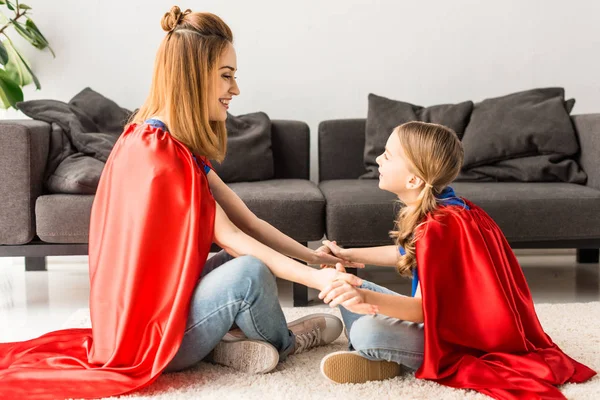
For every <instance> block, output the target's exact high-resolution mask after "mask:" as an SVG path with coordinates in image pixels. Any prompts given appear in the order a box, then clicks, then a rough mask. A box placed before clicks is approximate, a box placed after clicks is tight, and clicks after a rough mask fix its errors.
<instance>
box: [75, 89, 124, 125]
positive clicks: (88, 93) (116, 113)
mask: <svg viewBox="0 0 600 400" xmlns="http://www.w3.org/2000/svg"><path fill="white" fill-rule="evenodd" d="M69 104H70V105H72V106H76V107H77V108H78V109H80V110H82V111H83V112H84V113H85V114H86V116H87V117H89V118H90V119H91V120H92V121H94V124H96V127H97V129H95V132H105V133H113V134H116V135H120V134H121V133H122V132H123V127H124V126H125V124H126V123H127V120H128V119H129V116H130V115H131V111H129V110H127V109H125V108H122V107H119V105H118V104H117V103H115V102H114V101H112V100H110V99H108V98H106V97H104V96H103V95H101V94H100V93H98V92H96V91H94V90H92V89H91V88H89V87H87V88H85V89H83V90H82V91H81V92H79V93H77V94H76V95H75V96H74V97H73V98H72V99H71V100H70V101H69Z"/></svg>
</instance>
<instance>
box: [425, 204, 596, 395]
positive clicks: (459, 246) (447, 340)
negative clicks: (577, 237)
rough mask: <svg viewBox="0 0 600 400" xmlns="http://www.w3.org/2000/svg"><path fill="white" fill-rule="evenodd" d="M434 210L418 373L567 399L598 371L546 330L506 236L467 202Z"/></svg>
mask: <svg viewBox="0 0 600 400" xmlns="http://www.w3.org/2000/svg"><path fill="white" fill-rule="evenodd" d="M466 203H467V204H468V206H469V207H470V208H471V209H470V210H464V209H462V207H460V206H448V207H444V208H443V209H442V211H441V212H439V213H437V215H435V214H434V215H429V216H428V217H427V219H426V222H425V224H424V225H423V226H422V229H423V231H422V237H421V239H418V240H417V242H416V259H417V266H418V272H419V279H420V284H421V295H422V298H423V312H424V323H425V329H424V331H425V352H424V353H425V354H424V360H423V364H422V365H421V367H420V368H419V370H418V371H417V372H416V377H417V378H421V379H430V380H434V381H436V382H438V383H441V384H443V385H447V386H452V387H456V388H465V389H469V388H470V389H475V390H477V391H479V392H481V393H484V394H486V395H488V396H491V397H493V398H496V399H564V398H565V397H564V396H563V394H562V393H561V392H560V391H559V390H558V388H556V387H555V386H554V385H560V384H563V383H566V382H584V381H586V380H588V379H589V378H591V377H592V376H594V375H595V374H596V373H595V372H594V371H593V370H591V369H590V368H588V367H586V366H585V365H583V364H580V363H578V362H577V361H575V360H573V359H572V358H570V357H569V356H567V355H566V354H565V353H563V352H562V351H561V350H560V349H559V348H558V346H557V345H556V344H554V343H553V342H552V339H550V337H549V336H548V335H547V334H546V333H545V332H544V330H543V329H542V326H541V325H540V322H539V320H538V318H537V315H536V313H535V309H534V307H533V300H532V298H531V293H530V292H529V287H528V286H527V282H526V281H525V277H524V275H523V272H522V270H521V267H520V265H519V263H518V262H517V259H516V257H515V255H514V253H513V252H512V250H511V248H510V246H509V244H508V242H507V241H506V238H505V237H504V235H503V234H502V231H501V230H500V228H499V227H498V226H497V225H496V223H495V222H494V221H493V220H492V219H491V218H490V217H489V216H488V215H487V214H486V213H485V212H484V211H483V210H482V209H481V208H479V207H477V206H475V205H474V204H473V203H471V202H469V201H466Z"/></svg>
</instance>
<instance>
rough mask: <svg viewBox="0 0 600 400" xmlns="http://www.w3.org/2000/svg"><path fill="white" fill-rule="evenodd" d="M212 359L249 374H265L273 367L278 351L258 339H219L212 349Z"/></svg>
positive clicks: (275, 363)
mask: <svg viewBox="0 0 600 400" xmlns="http://www.w3.org/2000/svg"><path fill="white" fill-rule="evenodd" d="M212 361H213V362H214V363H216V364H220V365H224V366H226V367H230V368H233V369H235V370H238V371H241V372H246V373H249V374H265V373H267V372H270V371H272V370H273V369H275V367H276V366H277V363H279V353H278V352H277V350H276V349H275V347H274V346H273V345H271V344H269V343H267V342H261V341H259V340H239V341H235V342H226V341H221V342H219V344H217V346H216V347H215V348H214V350H213V351H212Z"/></svg>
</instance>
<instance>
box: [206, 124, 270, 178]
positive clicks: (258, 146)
mask: <svg viewBox="0 0 600 400" xmlns="http://www.w3.org/2000/svg"><path fill="white" fill-rule="evenodd" d="M226 125H227V155H226V156H225V160H223V162H222V163H221V164H219V163H217V162H213V163H212V164H213V168H214V170H215V172H216V173H217V174H218V175H219V177H220V178H221V179H222V180H223V181H224V182H228V183H231V182H251V181H262V180H267V179H272V178H273V176H274V175H275V172H274V171H275V170H274V167H273V150H272V148H271V120H270V119H269V117H268V116H267V114H265V113H263V112H257V113H252V114H246V115H240V116H237V117H236V116H233V115H231V114H229V113H228V114H227V121H226Z"/></svg>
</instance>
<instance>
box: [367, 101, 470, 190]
mask: <svg viewBox="0 0 600 400" xmlns="http://www.w3.org/2000/svg"><path fill="white" fill-rule="evenodd" d="M472 110H473V102H472V101H465V102H462V103H458V104H441V105H436V106H431V107H421V106H417V105H414V104H410V103H406V102H403V101H397V100H390V99H387V98H385V97H381V96H377V95H374V94H369V111H368V114H367V123H366V132H365V133H366V136H365V152H364V163H365V169H366V170H367V173H365V174H363V175H362V176H361V177H360V178H361V179H376V178H378V177H379V173H378V172H377V168H378V166H377V163H376V162H375V159H376V158H377V157H378V156H379V155H380V154H381V153H383V151H384V149H385V143H386V141H387V139H388V137H389V136H390V134H391V133H392V131H393V130H394V128H395V127H397V126H398V125H400V124H403V123H405V122H409V121H423V122H432V123H436V124H441V125H445V126H448V127H450V128H452V129H453V130H454V131H455V132H456V133H457V134H458V135H459V137H460V136H461V135H462V132H464V130H465V128H466V126H467V124H468V122H469V116H470V115H471V111H472Z"/></svg>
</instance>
